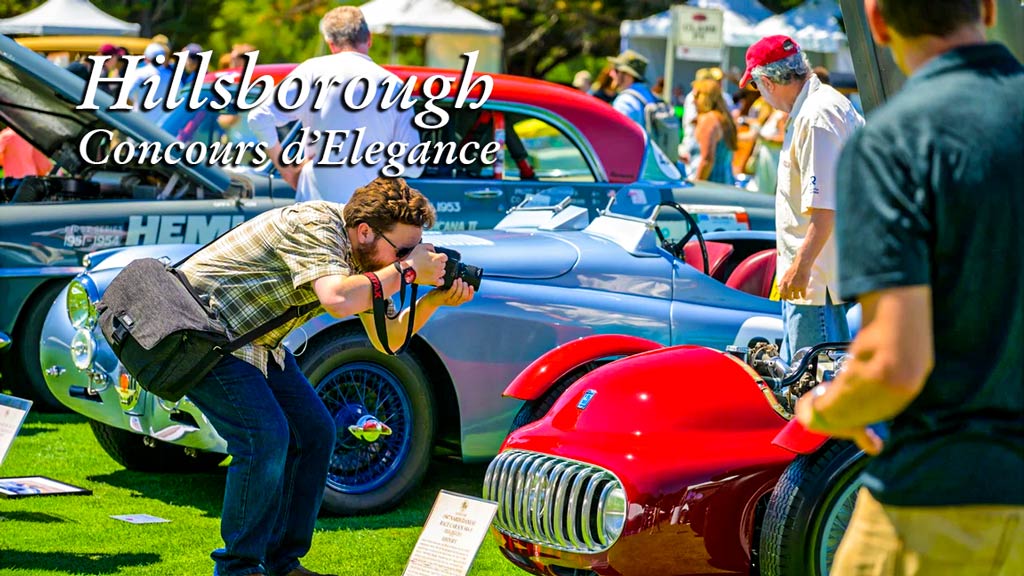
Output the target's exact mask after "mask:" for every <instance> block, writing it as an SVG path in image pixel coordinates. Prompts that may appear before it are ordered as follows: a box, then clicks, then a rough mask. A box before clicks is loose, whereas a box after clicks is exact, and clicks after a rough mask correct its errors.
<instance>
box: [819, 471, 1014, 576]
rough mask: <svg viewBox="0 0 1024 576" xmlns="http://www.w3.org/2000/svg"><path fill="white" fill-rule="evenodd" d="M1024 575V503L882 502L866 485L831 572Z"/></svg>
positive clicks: (854, 575)
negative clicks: (939, 504) (910, 504)
mask: <svg viewBox="0 0 1024 576" xmlns="http://www.w3.org/2000/svg"><path fill="white" fill-rule="evenodd" d="M947 575H948V576H975V575H978V576H981V575H985V576H1021V575H1024V506H942V507H920V508H918V507H904V506H883V505H882V504H881V503H879V502H878V501H877V500H875V499H874V498H872V497H871V494H870V493H869V492H868V490H867V489H866V488H861V489H860V493H859V494H858V495H857V506H856V508H854V511H853V518H852V519H851V520H850V527H849V528H848V529H847V531H846V536H845V537H844V538H843V541H842V543H841V544H840V545H839V550H838V551H837V552H836V558H835V562H834V563H833V565H832V571H831V576H947Z"/></svg>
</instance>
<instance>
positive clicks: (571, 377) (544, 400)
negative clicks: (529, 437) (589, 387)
mask: <svg viewBox="0 0 1024 576" xmlns="http://www.w3.org/2000/svg"><path fill="white" fill-rule="evenodd" d="M600 365H601V363H599V362H587V363H586V364H583V365H581V366H578V367H576V368H574V369H573V370H572V371H570V372H569V373H568V374H566V375H565V376H563V377H561V378H560V379H558V380H557V381H555V383H554V384H553V385H552V386H551V388H548V389H547V390H545V391H544V393H543V394H541V395H540V396H539V397H538V398H537V399H536V400H527V401H526V402H524V403H523V405H522V407H520V408H519V412H517V413H516V417H515V418H513V419H512V428H511V429H509V432H510V433H511V432H515V431H516V430H518V429H520V428H522V427H523V426H526V425H527V424H530V423H533V422H536V421H537V420H540V419H541V418H543V417H544V415H545V414H547V413H548V411H549V410H551V407H552V406H554V405H555V402H557V401H558V399H559V398H561V397H562V394H564V393H565V391H566V390H568V389H569V386H572V385H573V384H574V383H575V382H576V381H577V380H579V379H580V378H582V377H583V375H584V374H587V373H588V372H592V371H594V369H596V368H597V367H598V366H600Z"/></svg>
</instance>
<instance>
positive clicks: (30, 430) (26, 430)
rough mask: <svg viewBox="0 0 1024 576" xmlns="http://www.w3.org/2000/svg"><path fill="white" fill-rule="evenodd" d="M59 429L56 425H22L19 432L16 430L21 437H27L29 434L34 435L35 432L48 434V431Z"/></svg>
mask: <svg viewBox="0 0 1024 576" xmlns="http://www.w3.org/2000/svg"><path fill="white" fill-rule="evenodd" d="M59 430H60V429H59V428H57V427H56V426H23V427H22V428H21V432H18V436H20V437H22V438H28V437H29V436H35V435H37V434H48V433H50V432H57V431H59Z"/></svg>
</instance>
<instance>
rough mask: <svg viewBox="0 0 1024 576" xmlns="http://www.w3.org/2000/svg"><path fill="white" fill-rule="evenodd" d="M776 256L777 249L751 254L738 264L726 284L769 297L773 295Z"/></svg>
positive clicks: (742, 290) (748, 292) (755, 294)
mask: <svg viewBox="0 0 1024 576" xmlns="http://www.w3.org/2000/svg"><path fill="white" fill-rule="evenodd" d="M775 256H776V251H775V249H771V250H762V251H760V252H756V253H754V254H751V255H750V256H748V257H747V258H746V259H745V260H744V261H743V262H740V263H739V265H737V266H736V269H735V270H733V272H732V274H730V275H729V280H728V281H727V282H726V283H725V285H726V286H728V287H730V288H735V289H736V290H739V291H741V292H746V293H747V294H753V295H754V296H760V297H762V298H767V297H768V296H769V295H771V293H772V283H773V282H775Z"/></svg>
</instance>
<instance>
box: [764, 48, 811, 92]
mask: <svg viewBox="0 0 1024 576" xmlns="http://www.w3.org/2000/svg"><path fill="white" fill-rule="evenodd" d="M810 73H811V63H810V62H808V61H807V56H805V55H804V53H803V51H802V50H801V51H800V52H797V53H796V54H793V55H791V56H786V57H785V58H783V59H782V60H776V61H775V62H771V63H769V64H764V65H762V66H757V67H755V68H754V69H753V70H751V72H750V76H751V78H753V79H754V81H755V82H757V81H759V80H761V79H762V78H767V79H769V80H771V81H772V83H773V84H789V83H791V82H793V81H795V80H803V79H805V78H807V75H808V74H810Z"/></svg>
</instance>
